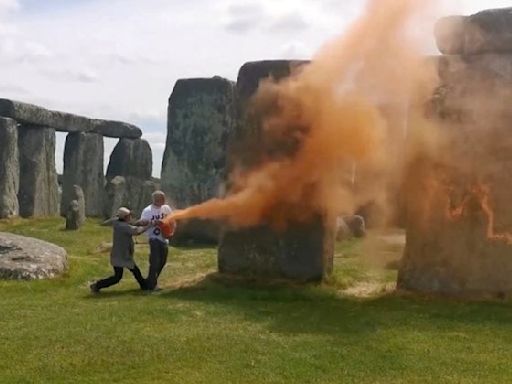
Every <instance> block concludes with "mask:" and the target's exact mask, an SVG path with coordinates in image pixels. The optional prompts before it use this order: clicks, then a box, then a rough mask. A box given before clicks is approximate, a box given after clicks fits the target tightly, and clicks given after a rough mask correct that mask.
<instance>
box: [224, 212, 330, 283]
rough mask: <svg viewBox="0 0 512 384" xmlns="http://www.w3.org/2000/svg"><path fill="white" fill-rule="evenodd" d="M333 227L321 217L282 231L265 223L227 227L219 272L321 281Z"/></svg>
mask: <svg viewBox="0 0 512 384" xmlns="http://www.w3.org/2000/svg"><path fill="white" fill-rule="evenodd" d="M333 252H334V227H333V230H327V229H326V228H325V227H324V225H322V223H321V220H316V221H315V222H313V223H308V224H295V225H293V226H290V227H289V228H288V229H287V230H285V231H284V232H276V231H274V230H272V229H270V228H269V227H267V226H260V227H253V228H247V229H238V230H228V231H225V232H224V234H223V235H222V237H221V241H220V245H219V253H218V264H219V272H221V273H229V274H235V275H242V276H248V277H256V278H263V279H265V278H286V279H292V280H300V281H310V280H312V281H314V280H321V279H322V278H323V277H324V276H325V275H326V274H329V273H330V272H331V271H332V262H333Z"/></svg>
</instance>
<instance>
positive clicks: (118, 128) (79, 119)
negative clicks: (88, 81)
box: [0, 99, 142, 139]
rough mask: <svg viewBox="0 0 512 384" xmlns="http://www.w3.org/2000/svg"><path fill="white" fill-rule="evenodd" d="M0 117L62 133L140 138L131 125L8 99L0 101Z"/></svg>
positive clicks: (138, 129)
mask: <svg viewBox="0 0 512 384" xmlns="http://www.w3.org/2000/svg"><path fill="white" fill-rule="evenodd" d="M0 116H3V117H10V118H12V119H15V120H16V121H18V122H20V123H24V124H30V125H33V126H34V127H50V128H53V129H55V130H57V131H63V132H95V133H98V134H100V135H103V136H108V137H117V138H130V139H138V138H140V137H141V136H142V131H141V130H140V128H138V127H136V126H134V125H132V124H128V123H123V122H120V121H112V120H99V119H89V118H87V117H84V116H78V115H73V114H71V113H66V112H60V111H52V110H49V109H46V108H42V107H39V106H37V105H33V104H28V103H23V102H20V101H15V100H9V99H0Z"/></svg>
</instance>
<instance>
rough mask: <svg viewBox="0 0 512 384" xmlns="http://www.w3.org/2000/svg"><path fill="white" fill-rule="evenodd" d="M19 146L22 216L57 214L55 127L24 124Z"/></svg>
mask: <svg viewBox="0 0 512 384" xmlns="http://www.w3.org/2000/svg"><path fill="white" fill-rule="evenodd" d="M18 149H19V159H20V186H19V192H18V201H19V204H20V215H21V216H23V217H31V216H57V215H58V214H59V201H58V196H59V194H58V184H57V172H56V171H55V130H54V129H51V128H44V127H32V126H28V125H21V126H20V127H19V131H18Z"/></svg>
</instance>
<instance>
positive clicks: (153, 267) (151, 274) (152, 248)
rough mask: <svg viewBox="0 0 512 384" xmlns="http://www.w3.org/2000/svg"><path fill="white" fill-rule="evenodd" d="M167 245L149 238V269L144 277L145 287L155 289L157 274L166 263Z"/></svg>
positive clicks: (158, 274)
mask: <svg viewBox="0 0 512 384" xmlns="http://www.w3.org/2000/svg"><path fill="white" fill-rule="evenodd" d="M168 253H169V246H168V245H167V243H164V242H162V241H160V240H158V239H150V240H149V271H148V278H147V279H146V283H147V289H155V287H156V285H157V280H158V276H160V272H162V269H164V266H165V263H167V255H168Z"/></svg>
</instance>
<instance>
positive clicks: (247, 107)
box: [218, 60, 335, 280]
mask: <svg viewBox="0 0 512 384" xmlns="http://www.w3.org/2000/svg"><path fill="white" fill-rule="evenodd" d="M305 64H306V62H297V61H284V60H282V61H263V62H254V63H247V64H245V65H244V66H243V67H242V68H241V69H240V72H239V74H238V81H237V95H238V103H237V116H238V119H237V120H238V123H237V125H236V129H235V131H234V133H233V134H232V135H231V137H230V139H229V141H230V143H229V146H230V157H231V164H237V165H238V166H240V165H241V166H243V167H245V168H247V169H250V168H252V167H255V166H257V165H258V164H259V162H261V161H263V160H268V159H276V158H277V159H282V158H286V157H288V156H290V155H293V154H294V151H296V149H297V143H296V142H295V141H294V138H293V137H284V138H283V139H282V141H280V142H279V145H275V141H273V140H272V141H265V140H264V139H265V137H264V135H263V131H262V121H263V120H264V118H265V116H267V113H269V112H271V111H265V110H255V109H254V108H251V107H252V105H251V96H252V95H253V94H254V93H255V92H256V90H257V89H258V86H259V84H260V82H261V81H262V80H264V79H268V78H271V79H274V80H279V79H282V78H284V77H286V76H289V75H290V73H291V72H292V71H294V70H299V67H300V66H302V65H305ZM255 143H258V144H257V145H254V144H255ZM334 236H335V223H328V222H326V219H325V218H324V217H322V216H321V215H317V216H316V217H315V218H314V219H312V220H311V221H310V222H307V223H289V225H288V226H287V228H286V229H284V230H281V231H277V230H274V229H272V228H271V227H270V226H268V225H267V224H266V223H261V225H260V226H257V227H251V228H245V229H231V228H226V230H225V232H224V234H223V236H222V238H221V243H220V246H219V253H218V261H219V270H220V271H221V272H227V273H233V274H241V275H250V276H255V277H260V278H267V277H268V278H274V277H284V278H289V279H296V280H319V279H321V278H322V277H323V276H325V275H326V274H328V273H330V271H331V270H332V258H333V252H334V250H333V244H334Z"/></svg>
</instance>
